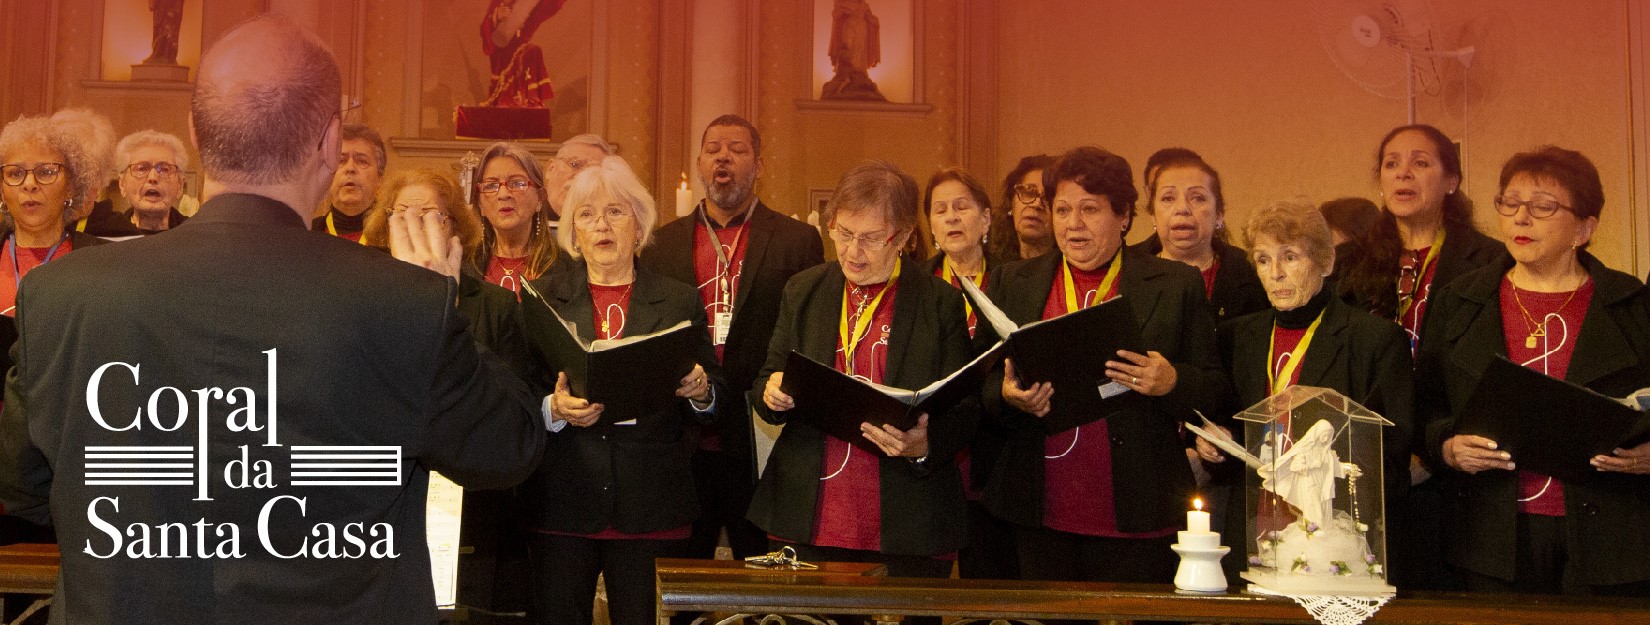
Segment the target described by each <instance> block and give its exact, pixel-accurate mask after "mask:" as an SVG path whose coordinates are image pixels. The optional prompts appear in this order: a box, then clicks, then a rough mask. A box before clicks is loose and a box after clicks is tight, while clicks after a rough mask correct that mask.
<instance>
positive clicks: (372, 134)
mask: <svg viewBox="0 0 1650 625" xmlns="http://www.w3.org/2000/svg"><path fill="white" fill-rule="evenodd" d="M338 161H339V162H338V171H337V172H334V173H333V175H332V190H330V191H328V192H327V207H326V212H325V213H324V214H322V215H321V216H319V217H316V218H315V222H314V223H313V224H310V229H311V230H320V231H322V232H326V233H327V234H330V235H332V236H335V237H344V238H346V239H349V240H351V241H355V242H360V241H361V229H362V228H363V227H364V226H365V225H366V223H367V211H369V210H372V203H373V202H374V201H375V200H376V199H377V198H378V185H379V184H380V183H382V182H384V166H385V165H387V164H388V162H389V158H388V156H387V155H386V154H385V152H384V138H383V137H380V136H378V131H376V130H373V129H372V128H369V127H367V126H366V125H364V124H344V142H343V146H342V147H341V148H339V153H338Z"/></svg>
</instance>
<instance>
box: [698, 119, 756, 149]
mask: <svg viewBox="0 0 1650 625" xmlns="http://www.w3.org/2000/svg"><path fill="white" fill-rule="evenodd" d="M718 126H733V127H736V128H744V129H745V131H746V132H749V133H751V155H752V156H755V157H758V158H760V157H761V156H762V133H760V132H757V130H756V125H755V124H752V123H751V122H750V120H748V119H745V118H743V117H740V116H738V115H734V114H732V113H729V114H727V115H723V116H721V117H718V118H716V119H713V120H710V123H709V124H706V125H705V130H704V131H703V132H700V133H699V145H704V144H705V135H708V134H710V129H712V128H716V127H718Z"/></svg>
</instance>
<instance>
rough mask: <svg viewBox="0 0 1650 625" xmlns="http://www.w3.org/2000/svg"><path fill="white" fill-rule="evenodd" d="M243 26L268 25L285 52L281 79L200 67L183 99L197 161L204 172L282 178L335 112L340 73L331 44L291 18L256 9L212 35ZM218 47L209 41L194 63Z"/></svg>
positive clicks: (204, 62) (261, 180)
mask: <svg viewBox="0 0 1650 625" xmlns="http://www.w3.org/2000/svg"><path fill="white" fill-rule="evenodd" d="M243 31H274V33H273V34H274V36H276V37H278V38H279V39H280V40H281V43H282V44H283V46H282V47H283V48H284V49H283V50H282V53H283V54H282V56H284V57H285V58H286V59H287V60H285V61H282V63H284V64H285V65H286V70H287V71H286V72H285V79H284V80H279V81H237V80H219V79H218V78H217V77H216V76H215V75H214V73H212V72H204V71H203V72H201V76H200V77H199V79H198V80H197V81H196V83H195V93H194V96H193V97H192V98H191V99H190V102H189V113H190V115H191V116H192V120H193V127H194V130H195V139H196V144H197V145H198V146H199V148H200V157H201V167H202V169H204V170H205V171H206V173H207V175H208V176H211V177H214V178H219V179H223V180H227V181H233V182H237V183H249V184H270V183H276V182H283V181H285V180H286V179H287V178H289V177H290V176H292V175H293V174H294V173H296V172H297V170H298V167H299V166H301V165H302V164H303V162H304V159H305V158H306V156H307V155H308V153H309V152H310V151H311V150H314V149H315V145H316V140H317V139H318V138H320V136H321V135H323V134H324V133H325V132H326V130H327V123H328V122H329V121H330V120H331V118H332V116H333V115H336V114H338V102H339V100H340V99H342V97H343V96H342V93H343V87H342V83H343V79H342V78H341V76H340V74H339V72H338V63H337V61H334V60H333V58H332V52H330V51H328V50H327V47H326V45H325V44H323V43H322V42H321V40H320V39H319V38H317V37H316V36H315V35H314V34H313V33H310V32H309V31H307V30H305V29H304V28H303V27H302V26H299V25H298V24H297V23H296V22H294V21H292V19H291V18H287V17H281V16H278V15H272V14H266V15H260V16H257V17H254V18H252V19H249V20H247V21H245V22H243V23H241V25H239V26H236V27H235V28H234V29H233V30H231V31H230V32H229V33H227V34H225V35H224V37H223V39H220V40H219V42H220V43H222V42H223V41H225V40H228V39H230V38H231V37H235V36H236V35H237V34H239V33H241V32H243ZM217 52H218V44H214V45H213V46H212V49H209V50H208V51H207V53H206V55H205V57H203V58H202V59H201V66H202V67H211V66H212V65H214V63H213V57H214V56H216V54H215V53H217Z"/></svg>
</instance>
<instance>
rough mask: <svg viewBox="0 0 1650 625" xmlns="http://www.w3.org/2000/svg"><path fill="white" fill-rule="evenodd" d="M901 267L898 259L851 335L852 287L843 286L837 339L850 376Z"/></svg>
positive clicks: (843, 361) (861, 314) (860, 315)
mask: <svg viewBox="0 0 1650 625" xmlns="http://www.w3.org/2000/svg"><path fill="white" fill-rule="evenodd" d="M899 266H900V261H899V260H897V259H896V260H895V261H894V273H893V275H890V276H888V283H887V284H884V285H882V290H881V291H877V296H876V297H874V298H871V305H870V306H867V307H866V308H865V310H863V311H861V312H860V314H859V319H857V320H855V323H854V327H853V334H851V335H850V334H849V332H848V289H849V288H851V285H848V284H844V285H842V323H841V324H839V325H838V326H837V334H838V337H837V338H838V340H840V341H841V342H842V343H841V344H842V363H843V367H844V368H846V369H847V370H848V371H847V373H848V374H849V375H852V374H853V373H854V351H855V350H857V349H859V343H860V341H863V340H865V334H866V332H867V331H869V330H870V329H871V319H872V318H873V317H876V316H877V305H878V304H881V303H882V296H883V295H886V294H887V293H888V287H891V286H894V281H896V280H899Z"/></svg>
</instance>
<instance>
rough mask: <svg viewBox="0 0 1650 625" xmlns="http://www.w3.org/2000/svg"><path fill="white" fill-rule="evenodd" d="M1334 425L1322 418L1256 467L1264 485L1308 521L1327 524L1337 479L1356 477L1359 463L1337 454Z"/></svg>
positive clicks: (1360, 471)
mask: <svg viewBox="0 0 1650 625" xmlns="http://www.w3.org/2000/svg"><path fill="white" fill-rule="evenodd" d="M1334 442H1335V427H1334V426H1333V425H1331V424H1330V423H1329V422H1328V421H1319V422H1317V423H1314V424H1312V427H1310V428H1307V430H1306V434H1304V435H1302V436H1301V437H1300V439H1299V440H1296V441H1295V444H1294V445H1293V446H1291V447H1290V448H1289V450H1288V451H1285V452H1283V455H1281V456H1278V457H1277V460H1276V461H1275V462H1272V463H1269V464H1267V465H1264V466H1260V467H1256V472H1258V473H1260V477H1261V483H1260V486H1261V488H1264V489H1266V490H1269V491H1272V492H1274V493H1277V495H1278V496H1279V497H1282V498H1283V500H1284V501H1286V502H1288V503H1289V505H1292V506H1294V507H1295V508H1296V509H1298V510H1300V512H1301V519H1303V520H1305V521H1306V522H1307V524H1308V525H1314V524H1315V525H1317V526H1318V527H1328V526H1329V521H1330V520H1332V516H1331V514H1332V509H1333V507H1334V501H1335V480H1338V479H1357V478H1358V476H1360V475H1362V474H1363V471H1362V470H1360V469H1359V468H1358V465H1355V464H1352V463H1350V462H1341V459H1340V457H1339V456H1337V455H1335V448H1334V445H1333V443H1334Z"/></svg>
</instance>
